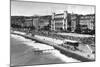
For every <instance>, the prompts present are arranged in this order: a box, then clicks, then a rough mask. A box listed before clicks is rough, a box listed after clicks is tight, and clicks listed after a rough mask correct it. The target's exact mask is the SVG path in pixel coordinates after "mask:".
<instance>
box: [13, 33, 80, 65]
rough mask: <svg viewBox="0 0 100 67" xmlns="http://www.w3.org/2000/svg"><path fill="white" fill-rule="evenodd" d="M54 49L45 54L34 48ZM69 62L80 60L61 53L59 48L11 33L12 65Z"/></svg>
mask: <svg viewBox="0 0 100 67" xmlns="http://www.w3.org/2000/svg"><path fill="white" fill-rule="evenodd" d="M41 45H42V46H41ZM36 48H38V49H42V50H43V49H44V48H46V49H47V48H48V49H53V50H51V51H47V52H46V53H43V54H36V53H35V52H33V51H32V50H35V49H36ZM67 62H80V61H78V60H76V59H73V58H71V57H67V56H65V55H63V54H61V53H60V52H59V51H58V50H56V49H54V48H53V47H50V46H47V45H45V44H41V43H37V42H36V41H32V40H29V39H25V38H24V37H22V36H18V35H14V34H11V66H16V65H18V66H20V65H29V66H30V65H39V64H56V63H67Z"/></svg>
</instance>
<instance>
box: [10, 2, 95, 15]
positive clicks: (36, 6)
mask: <svg viewBox="0 0 100 67" xmlns="http://www.w3.org/2000/svg"><path fill="white" fill-rule="evenodd" d="M64 11H68V13H75V14H94V13H95V6H86V5H85V6H83V5H70V4H57V3H44V2H34V1H33V2H32V1H13V0H12V1H11V16H34V15H40V16H42V15H51V14H52V13H53V12H55V13H63V12H64Z"/></svg>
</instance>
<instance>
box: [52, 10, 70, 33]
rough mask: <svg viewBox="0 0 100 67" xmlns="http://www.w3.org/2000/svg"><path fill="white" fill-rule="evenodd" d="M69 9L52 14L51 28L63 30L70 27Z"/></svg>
mask: <svg viewBox="0 0 100 67" xmlns="http://www.w3.org/2000/svg"><path fill="white" fill-rule="evenodd" d="M67 14H68V13H67V11H64V13H61V14H55V13H53V14H52V19H51V30H52V31H62V30H67V28H68V24H67V23H68V22H67Z"/></svg>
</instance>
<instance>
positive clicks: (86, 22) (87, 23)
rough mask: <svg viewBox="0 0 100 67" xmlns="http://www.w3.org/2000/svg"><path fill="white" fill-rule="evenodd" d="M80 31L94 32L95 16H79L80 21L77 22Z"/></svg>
mask: <svg viewBox="0 0 100 67" xmlns="http://www.w3.org/2000/svg"><path fill="white" fill-rule="evenodd" d="M79 24H80V27H81V29H82V30H83V29H90V30H94V29H95V15H94V14H91V15H82V16H80V21H79Z"/></svg>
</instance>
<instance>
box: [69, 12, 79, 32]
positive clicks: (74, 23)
mask: <svg viewBox="0 0 100 67" xmlns="http://www.w3.org/2000/svg"><path fill="white" fill-rule="evenodd" d="M70 19H71V32H75V30H76V29H77V28H78V25H79V18H78V15H77V14H71V18H70Z"/></svg>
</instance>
